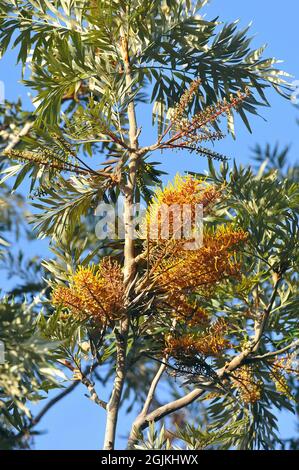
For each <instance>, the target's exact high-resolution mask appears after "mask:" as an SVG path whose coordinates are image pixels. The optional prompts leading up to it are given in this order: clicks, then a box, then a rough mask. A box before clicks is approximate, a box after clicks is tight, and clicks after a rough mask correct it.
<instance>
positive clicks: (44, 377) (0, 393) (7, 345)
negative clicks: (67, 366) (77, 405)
mask: <svg viewBox="0 0 299 470" xmlns="http://www.w3.org/2000/svg"><path fill="white" fill-rule="evenodd" d="M0 341H1V345H2V347H3V348H4V362H1V364H0V415H1V420H0V448H5V447H7V446H8V447H9V446H14V445H17V443H18V441H19V440H20V439H18V437H19V438H21V437H22V432H23V430H24V428H26V425H27V424H28V423H29V422H30V419H31V412H30V409H29V408H28V401H31V402H35V401H39V400H41V399H43V398H46V394H47V392H48V390H50V389H51V388H55V387H57V386H59V385H58V381H57V379H58V376H60V379H61V378H62V377H63V375H62V374H61V372H60V371H59V370H56V369H55V367H54V365H53V361H54V358H55V355H53V351H52V350H53V349H54V348H55V347H57V345H56V344H55V343H52V344H50V343H49V342H48V341H46V340H44V339H43V338H42V337H41V336H40V335H39V334H38V332H37V325H36V315H35V314H34V308H33V305H29V304H26V303H25V302H24V303H20V302H14V301H13V300H8V299H7V298H3V297H2V298H1V300H0ZM6 438H7V439H6Z"/></svg>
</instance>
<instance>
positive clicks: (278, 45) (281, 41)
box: [0, 0, 299, 449]
mask: <svg viewBox="0 0 299 470" xmlns="http://www.w3.org/2000/svg"><path fill="white" fill-rule="evenodd" d="M205 11H206V13H207V18H208V19H212V18H215V17H216V16H220V18H221V20H223V21H225V22H226V21H232V20H235V19H237V18H240V19H241V21H240V26H246V25H247V24H248V23H249V22H251V21H253V25H252V34H253V35H255V38H254V46H257V47H258V46H261V45H262V44H265V43H267V44H268V48H267V51H266V54H267V55H268V56H270V57H272V56H274V57H277V58H279V59H283V60H284V63H283V64H282V67H283V68H284V70H286V71H288V72H289V73H291V74H292V75H294V80H295V79H299V61H298V44H299V28H298V17H299V4H298V0H285V1H284V2H283V4H282V3H281V2H273V1H272V0H264V1H261V0H251V1H250V2H249V1H248V2H245V1H240V0H225V1H224V0H212V2H211V3H210V5H209V6H207V7H206V8H205ZM19 79H20V69H19V67H16V66H15V54H9V55H7V56H6V57H5V58H4V59H3V60H2V61H0V80H2V81H4V83H5V90H6V98H7V99H9V100H14V99H16V97H17V96H21V97H22V99H23V101H24V104H25V105H27V106H28V107H29V105H30V100H29V98H28V97H27V91H28V90H27V89H25V88H24V86H23V85H22V84H20V83H18V80H19ZM268 97H269V100H270V102H271V105H272V106H271V108H270V109H267V108H265V109H261V113H262V116H263V118H264V119H265V120H263V119H262V118H258V117H254V118H251V124H252V129H253V134H252V135H251V134H249V133H248V131H247V130H246V129H245V127H244V126H243V125H242V124H241V123H240V122H237V128H236V130H237V139H236V141H233V139H232V138H231V137H227V139H226V140H225V141H223V142H221V144H219V145H218V147H217V148H219V150H220V151H221V152H222V153H224V154H226V155H229V156H230V157H231V158H235V159H236V161H237V162H238V163H241V162H242V163H248V161H249V159H250V156H251V151H250V149H251V148H252V147H254V146H255V144H256V143H259V144H260V145H262V146H264V145H265V144H267V143H271V144H273V145H274V144H275V143H276V142H279V143H280V144H281V146H284V145H287V144H291V145H292V147H291V153H290V157H291V158H292V159H293V160H297V159H298V156H299V139H298V129H299V127H298V126H297V125H296V119H298V118H299V112H298V110H296V109H295V107H294V106H292V105H291V104H290V102H287V101H286V100H284V99H283V98H281V97H280V96H279V95H277V94H276V93H275V92H274V91H270V92H269V93H268ZM142 113H143V110H142V109H141V110H140V111H139V115H141V114H142ZM149 122H150V120H148V121H144V120H143V133H144V138H145V140H149V139H151V140H152V139H154V137H155V136H154V135H153V136H152V132H151V129H150V127H149V124H148V123H149ZM157 158H160V157H159V156H158V155H157V156H156V159H157ZM162 160H163V169H165V170H166V171H168V172H169V174H170V175H171V176H173V175H174V174H175V173H177V172H178V171H180V172H183V171H185V170H193V171H203V170H204V169H205V168H206V162H205V160H204V159H202V158H201V157H194V156H190V155H189V154H187V155H183V154H177V153H172V154H171V153H165V154H163V156H162ZM34 247H35V249H36V250H37V251H38V252H39V253H40V254H42V253H43V252H44V253H45V250H46V242H43V243H38V244H37V245H34ZM84 393H85V390H84V389H83V388H82V387H81V386H79V387H78V388H77V389H76V391H75V392H74V393H73V394H72V395H71V396H69V397H68V398H66V399H64V400H63V401H62V402H60V403H59V404H58V405H56V407H55V408H53V409H52V410H51V411H50V412H49V413H48V414H47V415H46V417H45V418H44V419H43V421H42V422H41V424H40V425H39V427H38V429H39V430H47V433H46V434H43V435H40V436H38V437H37V438H36V439H35V448H36V449H97V448H100V447H101V444H102V437H103V429H104V421H105V416H104V412H103V410H101V409H99V408H98V407H96V406H95V405H94V404H93V403H92V402H90V401H89V400H88V399H87V398H86V397H84ZM39 407H40V406H39ZM39 407H38V408H39ZM38 408H37V407H36V410H37V409H38ZM34 411H35V409H34ZM131 419H132V416H131V415H130V416H124V414H122V417H121V418H120V423H122V427H121V428H120V429H119V436H122V435H125V434H126V431H127V430H128V428H129V425H130V422H131ZM280 424H281V432H282V435H283V436H284V437H287V436H289V435H292V433H293V429H294V421H293V420H292V419H290V417H289V416H287V415H286V414H283V415H282V416H281V417H280ZM118 443H119V445H121V443H122V440H121V438H120V439H119V440H118Z"/></svg>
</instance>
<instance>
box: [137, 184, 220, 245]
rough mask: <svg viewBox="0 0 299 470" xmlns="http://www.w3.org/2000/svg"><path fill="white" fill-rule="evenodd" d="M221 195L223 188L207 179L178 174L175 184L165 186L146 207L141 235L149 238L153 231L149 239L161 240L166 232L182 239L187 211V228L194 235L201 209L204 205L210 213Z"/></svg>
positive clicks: (170, 236)
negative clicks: (208, 181)
mask: <svg viewBox="0 0 299 470" xmlns="http://www.w3.org/2000/svg"><path fill="white" fill-rule="evenodd" d="M219 196H220V191H219V190H218V189H216V188H215V187H214V186H212V185H209V184H207V183H206V182H205V181H204V180H202V179H196V178H193V177H191V176H186V177H182V176H180V175H177V176H176V177H175V180H174V183H173V184H172V183H169V184H168V185H167V186H166V188H164V189H163V190H160V189H159V190H158V191H157V192H156V194H155V197H154V199H153V201H152V203H151V204H150V206H149V208H148V210H147V214H146V218H145V223H144V224H143V227H142V236H143V237H144V238H147V235H148V234H150V235H153V234H154V236H153V237H150V238H155V239H157V240H161V239H163V234H166V235H167V238H168V239H170V238H179V237H180V236H181V235H182V232H183V229H184V228H185V229H186V227H184V226H183V224H184V213H185V214H186V216H187V217H188V218H189V220H188V224H189V227H190V228H188V231H190V237H192V231H194V230H195V229H196V226H195V224H196V222H197V220H196V219H197V210H198V208H199V207H200V206H202V209H203V211H204V213H207V212H208V210H209V209H210V207H211V206H212V205H213V204H215V202H216V201H217V199H219ZM184 211H185V212H184ZM186 211H188V212H186ZM188 231H186V230H185V235H186V234H187V235H188ZM186 232H187V233H186ZM164 238H165V236H164Z"/></svg>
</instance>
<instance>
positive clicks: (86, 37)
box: [0, 0, 298, 450]
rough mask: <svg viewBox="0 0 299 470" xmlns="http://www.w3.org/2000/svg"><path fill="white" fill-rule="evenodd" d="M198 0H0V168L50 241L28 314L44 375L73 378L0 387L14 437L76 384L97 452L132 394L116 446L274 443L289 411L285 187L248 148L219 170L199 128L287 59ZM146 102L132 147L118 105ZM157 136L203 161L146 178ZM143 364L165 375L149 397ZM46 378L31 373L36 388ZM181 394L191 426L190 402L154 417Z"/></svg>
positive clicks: (282, 77)
mask: <svg viewBox="0 0 299 470" xmlns="http://www.w3.org/2000/svg"><path fill="white" fill-rule="evenodd" d="M206 3H207V2H205V1H199V2H189V1H186V2H185V1H181V0H168V1H165V2H164V1H163V2H158V1H155V0H149V1H139V0H132V1H128V0H124V1H107V0H103V1H101V0H99V1H93V0H89V1H87V0H60V1H58V0H57V1H47V0H45V1H39V0H20V1H18V0H16V1H4V2H2V3H1V6H0V22H1V34H0V39H1V52H2V54H3V53H4V52H5V51H6V50H7V49H8V48H9V46H10V44H11V43H13V46H14V47H18V49H19V53H18V60H19V61H20V62H21V63H22V66H23V79H24V83H25V85H26V86H28V87H29V88H30V89H31V90H32V91H34V92H35V94H34V98H33V103H34V105H35V111H34V112H33V113H31V114H29V115H24V114H23V115H22V119H19V120H18V121H17V122H18V125H17V126H16V127H14V128H11V127H9V128H8V130H6V134H5V136H4V137H5V139H6V145H5V148H4V150H3V157H2V158H3V171H2V173H3V178H2V184H4V183H6V181H7V180H8V179H9V178H10V177H14V178H15V181H14V184H13V187H12V189H13V190H14V191H15V190H16V189H17V188H18V187H19V186H20V184H21V183H22V181H23V180H24V179H25V178H26V179H27V180H29V181H30V197H31V198H32V205H33V208H34V210H33V212H34V214H33V215H32V223H34V224H35V225H34V226H35V231H36V233H37V234H38V236H40V237H48V239H49V243H50V247H51V249H52V251H53V254H54V257H53V258H52V259H47V260H44V261H43V263H42V264H43V269H45V274H44V279H45V282H46V286H47V287H46V288H45V289H44V290H43V291H42V295H41V296H39V297H38V299H37V300H36V301H35V302H34V308H33V309H32V308H31V309H30V312H29V313H31V315H30V319H31V321H32V322H33V324H34V328H35V330H36V334H37V335H38V337H39V340H40V341H42V344H45V346H44V348H45V349H44V351H45V353H44V360H45V361H48V362H49V364H50V371H49V370H47V371H46V372H47V374H48V375H49V373H52V372H53V369H52V367H53V365H56V368H55V371H56V373H57V374H60V375H61V374H63V373H64V372H65V373H67V374H68V373H70V374H71V377H70V379H71V380H72V383H71V385H70V386H69V387H68V388H66V389H65V390H63V391H62V392H60V394H59V395H57V397H54V399H52V400H51V401H50V402H49V403H48V404H47V405H46V407H45V409H44V410H42V411H41V413H40V414H39V415H38V416H35V417H32V416H31V414H30V411H29V410H28V408H27V407H26V406H25V404H24V403H23V404H22V406H21V410H20V412H19V411H18V415H17V419H16V412H15V415H14V411H13V410H15V409H17V410H18V406H19V402H16V401H14V400H13V403H14V405H16V406H14V405H11V407H9V406H7V403H8V402H9V400H10V398H11V397H10V396H9V389H8V391H5V390H4V391H3V389H2V385H1V394H3V399H2V401H1V403H2V406H1V410H2V409H5V408H6V407H7V408H6V411H5V416H6V420H8V423H9V425H10V426H14V427H15V428H16V429H17V437H18V438H19V439H21V441H22V442H24V439H25V440H26V437H28V436H30V434H31V432H32V431H33V428H34V427H35V426H36V425H37V424H38V422H39V420H40V419H41V417H42V416H43V415H44V413H45V412H46V411H47V410H48V409H49V408H50V407H51V406H52V405H54V404H55V403H56V402H57V401H58V400H59V399H60V398H62V397H64V396H66V395H67V394H68V393H69V392H70V391H72V390H73V389H74V388H75V386H76V384H78V383H82V384H83V385H85V386H86V387H87V390H88V393H89V397H90V399H91V400H92V401H93V402H94V403H95V404H96V405H98V406H100V407H101V408H103V410H104V411H103V413H104V412H105V414H106V429H105V435H104V449H106V450H111V449H114V448H115V445H116V432H117V422H118V416H119V410H120V407H121V406H122V405H123V404H124V402H125V401H126V400H127V399H128V398H129V397H130V395H131V394H133V395H134V397H135V398H137V403H138V406H140V409H141V411H140V412H139V413H138V416H137V417H136V418H135V419H134V422H133V424H132V429H131V432H130V436H129V440H128V446H129V447H130V448H136V447H139V448H140V447H141V448H148V447H149V446H150V447H152V448H169V447H171V446H176V445H177V444H176V442H177V441H180V442H181V443H183V444H182V445H184V446H185V447H187V448H211V447H212V448H243V449H244V448H245V449H252V448H275V447H276V445H277V441H278V437H277V435H276V429H277V426H276V417H275V415H274V414H273V412H272V411H271V409H272V408H273V407H277V408H278V409H283V408H285V409H288V410H291V409H292V406H293V405H292V389H291V386H290V384H291V383H293V381H294V380H296V374H297V366H296V358H295V352H296V349H297V347H298V340H296V331H297V330H296V329H297V320H296V305H297V303H296V302H297V301H296V282H297V267H298V220H297V215H298V214H297V212H298V211H297V208H298V185H297V183H296V181H294V180H293V179H292V178H289V177H288V176H284V177H283V178H282V177H281V175H279V174H278V173H277V172H276V171H275V170H273V169H272V170H270V171H267V170H266V166H265V165H263V166H262V167H261V168H260V170H259V172H257V173H255V172H254V171H253V170H252V169H250V168H242V167H238V166H237V165H236V164H235V166H234V167H233V168H232V169H229V166H228V164H227V162H226V157H225V156H223V155H222V154H221V153H218V152H216V151H215V150H213V149H210V147H209V143H211V142H212V143H213V142H216V141H219V140H221V139H222V138H224V134H223V132H222V131H221V128H220V118H221V117H224V118H226V120H227V123H228V131H229V132H231V133H232V134H234V113H235V112H237V113H238V114H239V115H240V117H241V119H242V120H243V122H244V123H245V125H246V126H247V127H248V128H249V129H250V123H249V118H248V115H249V114H256V113H257V108H258V107H259V106H260V105H263V106H265V105H268V101H267V98H266V88H267V87H269V86H272V87H274V88H275V89H276V90H277V91H278V92H280V93H281V94H282V95H285V96H286V97H287V96H288V90H289V87H288V83H287V81H286V77H287V74H286V73H284V72H281V71H280V70H277V69H276V68H275V63H276V61H275V60H274V59H264V58H263V53H264V49H263V48H261V49H258V50H251V49H250V40H249V39H248V37H247V32H248V28H246V29H245V30H243V31H238V29H237V23H232V24H228V25H224V26H223V25H220V24H219V22H218V21H216V20H213V21H207V20H205V19H204V18H203V16H202V15H201V13H202V9H203V8H204V6H205V4H206ZM149 103H152V104H153V109H152V118H153V131H154V130H155V129H156V130H157V133H158V135H157V137H156V138H153V139H152V142H150V143H149V144H146V145H145V144H144V145H142V144H141V142H142V139H143V130H142V127H141V125H140V123H139V122H138V119H137V116H138V114H137V111H138V108H142V109H143V108H144V109H147V106H146V105H147V104H149ZM18 117H19V116H18ZM24 117H25V122H23V121H24ZM15 129H17V131H15ZM153 134H154V132H153ZM169 150H177V151H185V152H187V151H188V152H191V153H194V154H195V155H201V156H204V157H205V158H207V159H208V161H209V174H208V175H203V174H198V173H195V172H194V173H192V174H189V175H183V176H182V175H177V177H176V178H175V180H174V182H173V183H172V184H171V183H169V184H166V185H165V184H164V185H162V183H161V177H162V176H163V172H162V171H161V170H159V168H158V163H157V162H155V161H153V159H152V157H151V156H152V154H154V153H158V152H160V153H161V152H162V151H163V152H164V153H165V152H166V151H169ZM163 158H165V157H163ZM178 158H179V157H178ZM213 160H216V161H219V162H220V168H219V170H216V169H215V167H214V164H213ZM8 162H11V164H9V163H8ZM155 186H156V187H157V189H153V188H154V187H155ZM120 200H122V201H123V214H122V215H123V217H122V221H121V223H122V226H123V231H122V233H121V235H119V236H118V237H116V238H115V237H114V238H112V237H109V231H108V232H107V236H106V237H105V239H101V240H97V237H96V234H95V225H96V222H95V218H94V217H93V214H94V210H96V208H97V206H98V205H99V204H100V203H101V202H105V204H106V205H107V204H108V205H111V206H113V207H114V206H115V205H116V204H117V203H118V202H119V201H120ZM140 203H144V204H145V205H146V206H147V208H146V211H145V213H144V214H143V215H141V216H140V217H139V218H138V222H136V217H135V216H136V212H137V213H138V212H139V205H140ZM198 208H200V215H201V217H200V218H198V213H197V211H198ZM184 211H185V212H184ZM186 214H187V216H188V217H187V219H188V224H187V222H186V220H187V219H185V218H184V217H185V215H186ZM139 215H140V214H139ZM186 227H187V228H186ZM182 231H185V233H184V237H182ZM153 233H154V236H152V235H153ZM199 235H200V237H199ZM7 302H8V303H9V308H12V304H11V302H12V300H11V299H8V301H7ZM17 307H19V308H20V305H19V304H17ZM26 314H28V309H26ZM43 342H44V343H43ZM36 367H37V370H39V365H38V364H37V366H36ZM44 370H45V367H44V366H43V365H41V366H40V371H41V372H43V371H44ZM29 373H30V372H29V371H28V370H26V371H25V374H29ZM50 375H51V374H50ZM27 377H28V375H27ZM141 379H142V380H141ZM66 380H68V379H67V377H65V381H66ZM161 381H164V382H165V383H167V384H170V387H171V390H172V391H169V392H168V394H167V397H165V400H167V398H168V401H166V403H163V402H162V401H163V400H162V398H163V397H160V396H158V394H157V393H156V392H157V390H158V386H159V383H160V382H161ZM53 383H54V385H53ZM53 383H52V385H51V384H49V380H48V379H45V380H44V381H42V380H41V381H40V382H39V381H37V383H35V384H34V385H35V387H37V388H39V387H40V391H41V392H42V391H43V392H47V391H48V390H49V388H51V386H55V384H56V382H53ZM98 383H100V384H102V386H103V388H104V386H106V388H108V389H109V393H108V396H107V397H106V395H107V392H106V390H103V391H102V392H101V393H99V392H98V386H97V384H98ZM177 385H179V389H177ZM18 387H19V385H18V384H17V390H18V392H20V389H19V388H18ZM21 393H23V401H24V402H28V401H30V399H31V394H30V391H28V390H26V389H21ZM172 395H174V396H172ZM35 398H36V399H37V398H38V394H36V396H35ZM134 401H135V400H134ZM189 405H191V408H190V409H193V408H192V407H196V406H198V408H200V409H204V413H205V415H206V414H207V416H208V419H207V422H208V425H205V424H203V423H202V422H201V421H200V419H199V422H198V423H197V422H196V419H197V415H198V413H197V412H195V413H193V414H192V413H191V415H190V416H188V418H187V417H185V418H183V423H184V426H183V427H182V426H181V428H183V429H180V430H178V429H175V430H165V428H164V427H162V428H161V431H157V430H155V428H154V424H153V423H156V422H160V421H161V420H163V419H164V421H165V423H166V425H168V417H171V416H176V417H177V418H178V417H179V413H180V412H181V410H182V409H184V410H185V408H186V407H187V406H189ZM22 407H23V409H22ZM187 420H188V421H192V422H193V424H192V425H191V424H190V423H189V424H187V423H186V421H187ZM148 427H150V431H149V435H148V441H146V437H145V436H144V435H143V434H142V433H143V431H144V430H145V429H147V428H148Z"/></svg>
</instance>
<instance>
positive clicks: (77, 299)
mask: <svg viewBox="0 0 299 470" xmlns="http://www.w3.org/2000/svg"><path fill="white" fill-rule="evenodd" d="M52 302H53V305H55V306H61V307H65V308H68V310H69V312H70V313H71V314H73V315H74V316H79V317H80V318H85V319H86V318H90V317H92V318H95V319H96V320H97V321H99V322H100V323H103V324H104V323H106V321H113V320H118V319H120V318H121V317H122V316H123V313H124V284H123V275H122V271H121V267H120V266H119V264H118V263H116V262H113V261H111V260H110V259H103V260H102V261H101V263H100V264H99V266H87V267H86V266H79V267H78V269H77V271H76V273H75V274H74V275H73V276H72V277H71V279H70V285H69V287H65V286H57V287H56V288H55V289H54V291H53V294H52Z"/></svg>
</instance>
